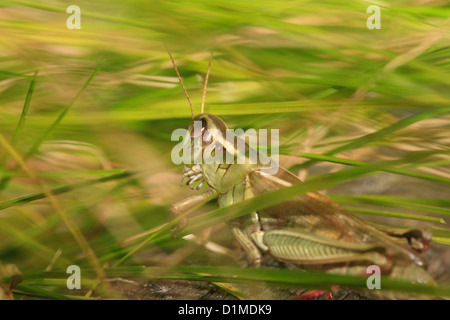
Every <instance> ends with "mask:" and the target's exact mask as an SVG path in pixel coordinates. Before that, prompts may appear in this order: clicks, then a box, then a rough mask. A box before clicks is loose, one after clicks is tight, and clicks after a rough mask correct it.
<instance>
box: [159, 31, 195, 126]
mask: <svg viewBox="0 0 450 320" xmlns="http://www.w3.org/2000/svg"><path fill="white" fill-rule="evenodd" d="M162 41H163V43H164V46H165V47H166V50H167V52H168V53H169V57H170V60H172V64H173V67H174V68H175V72H176V73H177V76H178V80H179V81H180V84H181V86H182V87H183V91H184V94H185V96H186V98H187V100H188V102H189V106H190V107H191V116H192V120H194V108H193V107H192V103H191V99H189V95H188V93H187V91H186V88H185V87H184V84H183V80H181V76H180V73H179V72H178V68H177V65H176V64H175V61H174V60H173V57H172V54H171V53H170V50H169V47H167V44H166V42H165V41H164V39H162Z"/></svg>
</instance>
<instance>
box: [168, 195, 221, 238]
mask: <svg viewBox="0 0 450 320" xmlns="http://www.w3.org/2000/svg"><path fill="white" fill-rule="evenodd" d="M216 196H217V191H216V190H214V189H212V188H210V189H208V190H207V191H206V192H205V193H202V194H198V195H195V196H191V197H188V198H186V199H183V200H181V201H178V202H176V203H175V204H173V205H172V206H171V207H170V211H171V212H172V214H173V215H174V216H175V217H178V216H179V215H181V214H182V213H183V212H185V211H187V210H188V209H190V208H192V207H193V206H195V205H197V204H199V203H201V202H203V201H206V200H208V199H212V198H214V197H216ZM187 221H188V217H187V216H184V217H182V218H181V219H180V221H179V222H178V224H177V225H176V226H175V227H174V228H173V229H172V237H174V238H175V237H176V234H177V232H178V231H180V230H181V229H183V228H184V227H185V226H186V224H187Z"/></svg>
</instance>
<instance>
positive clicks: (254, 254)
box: [166, 45, 434, 284]
mask: <svg viewBox="0 0 450 320" xmlns="http://www.w3.org/2000/svg"><path fill="white" fill-rule="evenodd" d="M166 49H167V51H168V53H169V56H170V59H171V61H172V64H173V66H174V69H175V71H176V73H177V76H178V79H179V82H180V84H181V86H182V88H183V91H184V93H185V95H186V98H187V100H188V102H189V104H190V108H191V115H192V123H191V125H190V126H189V129H188V132H189V133H190V135H191V137H194V135H195V132H194V121H200V122H201V125H202V128H201V133H200V135H201V136H200V139H201V144H202V145H201V148H202V150H204V149H205V148H206V147H207V146H208V145H210V144H211V143H213V142H215V143H218V144H219V145H220V146H221V148H223V149H224V150H226V149H227V148H229V144H227V143H224V142H223V139H222V137H224V136H226V133H225V131H226V130H227V126H226V124H225V122H224V121H223V120H222V119H220V118H219V117H217V116H214V115H212V114H207V113H204V105H205V96H206V87H207V82H208V78H209V73H210V68H211V61H212V56H213V54H212V52H211V56H210V60H209V65H208V71H207V73H206V77H205V84H204V87H203V99H202V105H201V113H200V114H199V115H197V116H194V111H193V107H192V104H191V101H190V99H189V96H188V94H187V91H186V88H185V87H184V84H183V81H182V79H181V76H180V74H179V72H178V69H177V66H176V64H175V62H174V59H173V57H172V55H171V53H170V51H169V49H168V48H167V45H166ZM217 133H220V134H217ZM232 149H233V148H232ZM233 152H236V150H233ZM266 167H267V165H264V164H261V163H259V162H258V163H255V164H247V163H246V164H236V163H234V164H221V163H205V162H203V163H201V164H198V163H197V164H192V165H187V164H184V165H183V177H182V180H181V185H183V181H184V179H187V182H186V185H188V186H189V187H191V189H193V190H194V189H197V190H199V189H200V187H201V185H202V184H203V183H206V184H207V185H208V189H207V191H206V192H205V193H202V194H197V195H194V196H191V197H188V198H187V199H184V200H182V201H180V202H178V203H175V204H174V205H172V206H171V211H172V213H173V214H174V215H180V214H181V213H182V212H185V211H186V210H188V209H189V208H192V207H193V206H195V205H196V204H199V203H201V202H203V201H206V200H208V199H213V198H218V203H219V207H224V206H228V205H231V204H233V203H237V202H239V201H242V200H245V199H249V198H251V197H253V196H255V195H260V194H263V193H266V192H269V191H272V190H276V189H280V188H284V187H289V186H292V185H294V184H297V183H302V181H301V180H300V179H299V178H298V177H297V176H295V175H294V174H292V173H291V172H289V171H288V170H286V169H285V168H283V167H281V166H280V167H279V169H278V172H277V173H276V174H274V175H264V174H262V172H261V171H262V169H264V168H266ZM194 184H198V186H197V188H194ZM185 224H186V220H182V221H181V222H180V224H179V226H178V227H177V228H176V230H174V232H176V231H177V230H179V229H181V228H182V227H183V226H184V225H185ZM229 227H230V229H231V232H232V234H233V235H234V237H235V239H236V240H237V242H238V243H239V245H240V247H242V249H243V250H244V252H245V253H246V256H247V258H248V260H249V261H250V262H251V264H252V265H253V266H255V267H260V266H261V265H262V264H263V256H264V255H265V254H268V255H270V256H271V257H272V258H273V259H275V260H278V261H281V262H285V263H292V264H295V265H298V266H299V267H301V268H312V269H316V270H317V269H320V270H325V271H327V272H332V273H341V274H366V273H365V272H366V270H367V267H368V266H370V265H378V266H379V267H380V269H381V270H382V272H383V274H384V275H388V276H391V277H393V278H398V279H403V280H407V281H410V282H418V283H427V284H434V281H433V279H432V278H431V276H429V275H428V273H427V272H426V271H425V261H424V259H423V258H422V257H421V255H420V253H421V252H423V251H425V250H426V249H427V248H428V246H429V243H430V241H431V232H430V231H429V230H427V229H410V230H407V231H406V232H396V231H395V232H394V231H392V230H388V229H384V228H381V227H376V226H374V225H372V224H369V223H368V222H366V221H364V220H363V219H361V218H359V217H358V216H356V215H354V214H352V213H350V212H348V211H346V210H345V209H344V208H342V207H341V206H340V205H339V204H337V203H336V202H334V201H332V200H331V199H329V198H328V197H326V196H325V195H324V194H322V193H321V192H319V191H316V192H308V193H306V194H303V195H300V196H296V197H294V198H292V199H290V200H288V201H284V202H282V203H279V204H277V205H274V206H271V207H268V208H265V209H263V210H259V211H257V212H256V211H255V212H252V213H251V214H249V215H248V216H244V217H240V218H237V219H234V220H231V221H229Z"/></svg>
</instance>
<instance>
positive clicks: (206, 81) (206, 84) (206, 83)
mask: <svg viewBox="0 0 450 320" xmlns="http://www.w3.org/2000/svg"><path fill="white" fill-rule="evenodd" d="M215 38H216V33H215V32H214V40H215ZM214 42H215V41H214ZM212 59H213V50H212V49H211V54H210V55H209V64H208V71H207V72H206V77H205V85H204V86H203V96H202V108H201V111H200V113H203V111H204V110H205V100H206V87H207V86H208V79H209V71H210V70H211V62H212Z"/></svg>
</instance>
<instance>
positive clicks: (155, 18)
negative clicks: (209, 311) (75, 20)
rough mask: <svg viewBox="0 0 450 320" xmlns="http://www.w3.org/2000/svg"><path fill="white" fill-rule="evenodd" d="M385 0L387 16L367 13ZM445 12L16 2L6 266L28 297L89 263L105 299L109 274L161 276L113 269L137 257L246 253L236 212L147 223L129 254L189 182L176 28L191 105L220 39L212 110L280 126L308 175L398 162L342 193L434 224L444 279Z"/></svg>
mask: <svg viewBox="0 0 450 320" xmlns="http://www.w3.org/2000/svg"><path fill="white" fill-rule="evenodd" d="M371 4H376V5H378V6H379V7H380V8H381V29H373V30H370V29H368V28H367V26H366V21H367V19H368V18H369V17H370V15H371V14H369V13H367V12H366V10H367V7H368V6H369V5H371ZM69 5H78V6H79V7H80V9H81V29H79V30H69V29H68V28H67V26H66V22H67V19H68V18H69V16H70V14H68V13H67V12H66V9H67V7H68V6H69ZM449 16H450V7H449V5H448V2H447V1H439V0H436V1H433V0H431V1H420V0H417V1H389V2H381V1H377V2H368V1H345V2H336V1H320V3H319V2H317V1H273V0H270V1H269V0H261V1H214V0H213V1H137V0H134V1H127V2H122V1H95V2H92V1H79V0H78V1H48V0H45V1H40V2H39V3H37V2H31V1H9V0H6V1H5V0H2V1H1V2H0V30H1V32H0V133H1V136H0V142H1V144H0V157H1V158H0V161H1V162H0V176H1V177H0V178H1V182H0V188H1V189H0V209H1V211H0V220H1V221H0V263H1V265H0V268H3V269H4V270H5V271H2V272H0V280H1V279H7V278H8V277H9V278H10V277H11V274H18V272H16V271H17V270H16V271H15V272H8V271H7V270H11V268H9V267H8V266H10V265H15V266H16V267H17V269H18V270H20V272H21V273H22V274H23V278H24V281H23V282H22V284H20V285H19V286H18V287H17V288H16V291H15V295H16V297H20V298H26V297H28V298H30V297H31V298H67V297H72V298H73V297H74V296H75V295H78V293H77V292H75V293H74V292H62V290H63V289H62V288H63V287H64V286H65V278H64V277H66V276H67V275H65V273H64V272H65V268H66V267H67V266H68V265H70V264H77V265H80V266H83V267H85V268H91V270H95V272H93V274H94V275H93V276H92V277H91V278H90V282H89V281H87V279H83V287H84V289H85V290H84V291H83V292H82V293H83V295H85V297H91V296H92V297H98V296H100V297H102V294H103V293H98V292H97V291H96V290H98V282H97V280H98V279H100V280H102V279H103V280H104V279H105V278H106V277H109V278H111V277H113V276H112V275H111V274H110V273H108V272H111V273H112V274H113V275H117V274H120V276H123V277H131V276H132V275H134V276H135V277H136V278H137V279H138V280H139V281H141V280H142V281H144V280H145V281H147V280H148V279H154V278H158V277H159V276H161V277H162V275H161V274H162V271H160V272H161V273H159V274H158V273H157V274H156V275H155V274H152V275H151V276H150V275H149V274H147V275H145V276H144V275H142V274H141V273H139V272H138V273H139V274H136V272H137V271H136V270H135V269H132V268H131V267H130V269H126V268H125V269H120V270H121V271H120V272H118V271H117V269H114V270H112V269H111V270H112V271H111V270H109V269H108V268H113V266H116V267H118V266H119V264H118V261H120V258H123V257H124V256H125V257H127V260H126V261H125V260H124V261H122V262H120V265H127V266H136V265H146V266H149V267H152V266H162V267H169V266H170V267H172V266H178V265H187V266H189V265H191V266H192V265H197V266H208V265H209V266H230V267H233V266H234V267H238V266H240V262H239V257H240V253H239V252H240V251H239V249H238V247H237V245H236V243H235V242H234V240H233V239H232V237H231V235H230V233H229V231H228V230H227V228H225V227H224V223H223V221H222V222H220V223H218V224H217V225H215V226H213V228H214V229H212V230H213V231H211V229H206V231H205V230H203V231H198V232H199V233H198V234H197V235H196V237H197V238H189V239H177V240H167V239H166V241H160V242H159V243H158V242H157V241H154V240H155V239H156V236H155V237H154V238H146V237H145V236H144V237H140V238H139V239H137V240H135V241H138V242H136V243H141V244H142V246H141V247H139V248H138V249H136V254H135V255H132V256H131V254H130V252H133V253H134V251H132V250H133V249H132V248H133V247H130V246H129V243H128V242H126V244H127V245H125V246H121V244H123V242H124V241H127V240H129V239H130V237H133V236H136V235H139V234H141V233H145V232H147V231H149V230H152V229H153V228H158V227H162V226H163V225H164V224H165V223H169V222H170V221H171V219H172V217H171V216H170V214H169V206H170V205H171V204H172V203H174V202H175V201H178V200H180V199H183V198H185V197H187V196H189V195H192V194H193V191H190V190H189V188H180V187H179V180H180V178H181V169H180V168H179V167H177V166H175V165H173V164H172V161H171V158H170V152H171V149H172V147H173V146H174V145H175V143H174V142H172V141H170V136H171V133H172V131H173V130H175V129H177V128H187V126H188V125H189V122H190V110H189V105H188V102H187V100H186V98H185V96H184V94H183V91H182V89H181V87H180V85H179V83H178V79H177V78H176V74H175V71H174V69H173V67H172V63H171V61H170V59H169V56H168V53H167V51H166V49H165V47H164V44H163V39H164V41H166V43H167V45H168V47H169V48H170V50H171V52H172V54H173V56H174V59H175V62H176V64H177V66H178V69H179V71H180V73H181V76H182V77H183V81H184V84H185V86H186V88H187V90H188V92H189V95H190V98H191V101H192V102H193V105H194V109H195V112H196V113H199V112H200V103H201V95H202V89H203V83H204V77H205V73H206V70H207V66H208V59H209V55H210V52H211V51H213V52H214V58H213V61H212V67H211V75H210V78H209V85H208V92H207V96H206V112H208V113H212V114H215V115H218V116H222V117H223V119H224V120H225V121H226V122H227V124H228V125H229V127H232V128H243V129H248V128H257V129H258V128H277V129H280V139H281V141H280V151H281V153H282V154H283V155H282V157H281V165H283V166H284V167H286V168H290V169H291V170H292V171H293V172H294V173H296V174H298V175H299V176H300V177H301V178H302V179H304V180H306V181H307V180H308V179H309V178H311V177H320V175H322V174H324V173H329V172H337V171H340V170H343V169H344V168H346V167H347V166H346V165H345V164H348V163H346V161H345V160H344V159H349V160H354V161H359V162H360V165H361V164H362V165H364V164H367V163H374V162H379V161H385V162H386V170H384V171H387V172H391V173H386V172H385V173H380V172H379V171H377V172H376V173H377V174H370V175H368V176H365V177H355V179H352V177H351V176H350V177H348V178H346V179H345V180H348V181H347V182H346V183H344V184H339V185H337V186H334V187H333V188H330V189H329V190H328V194H329V195H334V196H335V197H334V199H335V200H336V201H338V202H339V203H341V204H343V205H345V206H347V207H350V208H352V211H354V212H356V213H366V214H371V215H372V216H373V215H375V216H385V217H384V218H380V217H375V220H373V219H372V216H368V215H364V217H367V218H368V219H372V220H373V221H375V222H376V223H380V224H384V225H393V226H401V225H410V226H416V225H420V226H428V227H431V228H433V234H434V239H435V242H434V243H433V244H432V250H430V253H429V258H430V261H431V262H430V267H429V268H430V273H432V274H433V276H435V277H436V278H437V279H438V281H439V282H443V283H446V282H447V283H448V280H449V274H448V270H449V266H450V253H449V252H450V251H449V250H448V245H447V244H449V243H450V232H449V231H448V229H446V227H445V225H444V224H445V223H446V222H449V221H450V220H449V218H448V215H449V214H450V209H449V207H450V197H449V192H448V190H449V183H450V166H449V164H450V156H449V149H450V148H449V146H450V140H449V139H450V117H449V111H450V109H449V106H450V103H449V102H450V90H449V84H450V77H449V71H450V47H449V38H450V33H449V20H448V17H449ZM318 155H323V156H325V158H323V159H322V161H311V160H308V157H309V158H310V159H311V158H314V157H317V156H318ZM333 156H335V157H336V158H331V157H333ZM327 157H328V158H327ZM390 161H392V163H390ZM393 170H394V171H396V172H392V171H393ZM131 171H132V172H133V173H136V174H134V175H133V176H128V173H129V172H131ZM381 171H383V170H381ZM372 173H374V172H372ZM82 182H87V183H85V184H79V183H82ZM341 182H342V181H341ZM336 184H337V183H333V181H332V180H331V181H330V183H329V185H330V187H331V186H332V185H336ZM55 188H56V191H55ZM58 188H59V189H58ZM51 190H53V192H52V191H51ZM58 190H59V191H58ZM52 194H53V196H52ZM214 208H215V204H214V203H210V204H208V205H207V206H204V207H203V208H201V209H199V210H198V212H207V211H209V210H212V209H214ZM406 214H410V215H409V216H406ZM386 216H388V217H386ZM404 218H410V219H404ZM418 221H419V222H418ZM208 230H209V231H208ZM209 233H211V234H212V236H210V237H209V238H208V239H209V240H205V239H207V235H208V234H209ZM147 237H148V236H147ZM143 239H147V242H146V243H143V242H139V241H142V240H143ZM202 241H203V242H202ZM205 241H210V242H211V243H210V246H209V247H208V245H205ZM153 242H154V243H153ZM211 245H212V247H213V248H212V247H211ZM214 245H215V246H214ZM127 255H128V256H127ZM129 256H131V257H129ZM230 256H231V257H233V259H230ZM128 258H130V259H128ZM241 260H242V257H241ZM2 266H3V267H2ZM104 268H106V269H104ZM102 270H103V271H102ZM104 270H106V271H104ZM199 270H201V268H200V269H199ZM52 271H55V272H59V273H57V274H51V272H52ZM191 271H192V270H191ZM105 272H106V275H105ZM140 272H141V271H140ZM2 274H3V275H2ZM166 276H167V275H166ZM242 276H243V275H242ZM180 277H181V279H183V276H179V278H180ZM96 279H97V280H96ZM138 280H136V281H138ZM5 281H6V280H5ZM84 281H86V282H84ZM139 281H138V282H139ZM206 281H208V280H206ZM209 281H212V280H209ZM330 281H331V282H330ZM332 281H336V279H331V280H330V279H328V280H327V279H326V278H324V282H325V283H333V282H332ZM0 283H1V281H0ZM102 283H103V285H105V281H103V282H102ZM219 287H220V286H219ZM220 288H221V290H225V289H224V288H222V287H220ZM90 289H92V290H93V291H90ZM174 290H175V289H174ZM192 290H196V289H192ZM236 290H237V289H236ZM106 291H107V292H109V294H110V295H111V291H114V289H112V290H111V288H110V290H109V291H108V290H106ZM119 291H120V290H119ZM231 291H232V290H231ZM227 292H230V290H228V291H227ZM241 293H242V292H241ZM121 294H124V293H123V292H121ZM105 295H107V294H106V293H105ZM180 295H181V296H182V297H190V296H189V294H187V293H185V295H184V296H183V295H182V294H180ZM232 295H234V296H235V297H238V298H239V297H240V296H239V294H236V293H235V292H234V293H233V292H232ZM125 296H126V294H125ZM151 297H154V296H151ZM177 297H179V296H177ZM251 297H253V298H255V297H256V298H258V296H251ZM156 298H157V297H156Z"/></svg>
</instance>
